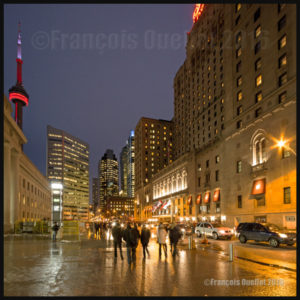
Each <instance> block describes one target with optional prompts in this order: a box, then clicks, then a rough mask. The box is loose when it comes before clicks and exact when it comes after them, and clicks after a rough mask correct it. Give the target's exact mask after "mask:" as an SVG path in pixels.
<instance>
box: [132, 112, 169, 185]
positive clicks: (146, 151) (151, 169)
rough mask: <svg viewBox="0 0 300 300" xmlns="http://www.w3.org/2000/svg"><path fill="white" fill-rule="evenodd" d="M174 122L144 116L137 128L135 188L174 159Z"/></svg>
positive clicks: (146, 181)
mask: <svg viewBox="0 0 300 300" xmlns="http://www.w3.org/2000/svg"><path fill="white" fill-rule="evenodd" d="M172 131H173V123H172V121H167V120H156V119H151V118H144V117H142V118H141V119H140V120H139V122H138V123H137V125H136V128H135V190H137V189H139V188H141V187H142V186H143V185H144V184H147V183H148V182H149V180H150V179H151V178H152V176H153V175H154V174H155V173H157V172H158V171H159V170H162V169H163V168H164V167H166V166H167V165H168V164H169V163H171V162H172V160H173V153H172V152H173V151H172V149H173V136H172V134H173V133H172Z"/></svg>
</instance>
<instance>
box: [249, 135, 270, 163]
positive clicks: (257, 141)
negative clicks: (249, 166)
mask: <svg viewBox="0 0 300 300" xmlns="http://www.w3.org/2000/svg"><path fill="white" fill-rule="evenodd" d="M252 151H253V152H252V156H253V165H254V166H255V165H258V164H261V163H264V162H265V161H266V160H267V153H266V138H265V135H264V134H263V133H258V134H257V135H256V136H255V137H254V139H253V143H252Z"/></svg>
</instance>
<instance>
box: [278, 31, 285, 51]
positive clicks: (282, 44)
mask: <svg viewBox="0 0 300 300" xmlns="http://www.w3.org/2000/svg"><path fill="white" fill-rule="evenodd" d="M285 45H286V34H285V35H284V36H283V37H281V38H280V39H279V40H278V50H280V49H281V48H283V47H284V46H285Z"/></svg>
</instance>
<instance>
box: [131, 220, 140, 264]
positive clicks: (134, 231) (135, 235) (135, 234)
mask: <svg viewBox="0 0 300 300" xmlns="http://www.w3.org/2000/svg"><path fill="white" fill-rule="evenodd" d="M140 237H141V235H140V232H139V230H138V228H137V225H136V223H134V225H133V228H131V231H130V239H131V243H132V260H133V261H134V262H135V261H136V248H137V246H138V243H139V239H140Z"/></svg>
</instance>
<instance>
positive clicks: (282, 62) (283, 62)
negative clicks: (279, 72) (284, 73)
mask: <svg viewBox="0 0 300 300" xmlns="http://www.w3.org/2000/svg"><path fill="white" fill-rule="evenodd" d="M286 62H287V60H286V54H283V55H282V56H280V57H279V59H278V68H281V67H283V66H286Z"/></svg>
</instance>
